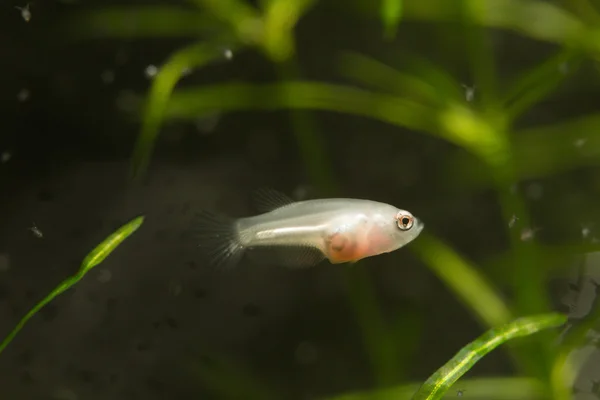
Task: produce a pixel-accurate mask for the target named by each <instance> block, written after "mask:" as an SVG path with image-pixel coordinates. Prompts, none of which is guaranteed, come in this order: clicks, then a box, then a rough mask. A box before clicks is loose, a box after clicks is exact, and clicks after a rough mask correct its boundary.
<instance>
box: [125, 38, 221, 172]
mask: <svg viewBox="0 0 600 400" xmlns="http://www.w3.org/2000/svg"><path fill="white" fill-rule="evenodd" d="M219 57H223V49H222V48H221V47H220V46H216V45H214V44H212V43H204V42H201V43H194V44H192V45H190V46H187V47H184V48H183V49H181V50H179V51H177V52H176V53H175V54H174V55H173V56H171V57H170V59H169V60H168V61H167V62H166V63H165V64H164V65H163V66H161V67H160V69H159V72H158V74H157V75H156V76H155V78H154V81H153V82H152V87H151V88H150V93H149V95H148V99H147V101H146V108H145V110H144V118H143V121H142V129H141V132H140V134H139V135H138V139H137V142H136V145H135V149H134V153H133V159H132V175H133V176H134V177H139V176H140V175H141V174H143V173H144V172H145V170H146V168H147V166H148V163H149V161H150V156H151V155H152V151H153V148H154V143H155V141H156V138H157V136H158V134H159V130H160V126H161V124H162V121H163V117H164V111H165V107H166V106H167V103H168V102H169V97H170V96H171V92H172V91H173V88H174V87H175V85H176V84H177V82H178V81H179V80H180V79H181V77H182V76H183V74H184V73H185V70H186V69H188V68H194V67H198V66H202V65H204V64H207V63H208V62H209V61H211V60H214V59H216V58H219ZM197 116H198V114H196V117H197Z"/></svg>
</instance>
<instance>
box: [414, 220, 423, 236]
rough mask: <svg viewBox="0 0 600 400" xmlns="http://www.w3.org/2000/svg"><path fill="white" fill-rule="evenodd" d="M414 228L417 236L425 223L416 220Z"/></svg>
mask: <svg viewBox="0 0 600 400" xmlns="http://www.w3.org/2000/svg"><path fill="white" fill-rule="evenodd" d="M415 228H417V232H416V233H417V234H416V235H415V236H417V235H419V234H420V233H421V232H422V231H423V228H425V224H424V223H423V222H422V221H421V220H417V224H416V226H415Z"/></svg>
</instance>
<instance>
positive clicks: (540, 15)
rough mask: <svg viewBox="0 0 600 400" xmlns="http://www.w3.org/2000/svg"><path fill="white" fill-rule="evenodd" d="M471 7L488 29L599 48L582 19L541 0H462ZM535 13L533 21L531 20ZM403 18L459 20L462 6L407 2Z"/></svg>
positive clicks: (476, 19) (426, 0)
mask: <svg viewBox="0 0 600 400" xmlns="http://www.w3.org/2000/svg"><path fill="white" fill-rule="evenodd" d="M463 2H464V3H466V6H467V7H468V8H469V9H470V10H471V18H472V22H473V23H475V24H478V25H483V26H486V27H491V28H500V29H506V30H510V31H514V32H517V33H519V34H521V35H524V36H528V37H530V38H533V39H537V40H542V41H546V42H550V43H559V44H564V45H567V46H573V47H586V48H588V49H598V48H600V43H599V42H598V41H597V40H595V38H594V37H597V36H598V35H597V34H595V35H594V34H592V32H590V29H589V28H587V27H586V26H585V25H584V24H583V23H582V21H580V20H579V19H578V18H577V17H575V16H574V15H572V14H571V13H569V12H567V11H566V10H564V9H561V8H560V7H558V6H557V5H554V4H551V3H549V2H546V1H540V0H528V1H523V0H486V1H481V0H463ZM532 15H535V18H536V23H535V24H533V23H531V18H532V17H531V16H532ZM404 16H405V18H406V19H417V20H425V21H439V22H449V21H453V22H456V21H461V20H462V18H463V16H462V10H461V7H457V6H456V2H453V1H447V0H419V1H409V2H406V4H405V7H404Z"/></svg>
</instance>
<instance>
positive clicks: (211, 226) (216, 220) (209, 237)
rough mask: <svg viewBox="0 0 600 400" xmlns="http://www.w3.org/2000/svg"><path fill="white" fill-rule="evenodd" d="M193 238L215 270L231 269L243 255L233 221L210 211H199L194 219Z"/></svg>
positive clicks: (242, 248)
mask: <svg viewBox="0 0 600 400" xmlns="http://www.w3.org/2000/svg"><path fill="white" fill-rule="evenodd" d="M192 231H193V232H194V237H195V239H196V240H197V243H198V247H199V248H200V249H201V250H202V252H203V254H204V255H206V256H207V258H208V262H209V263H210V264H211V265H212V266H214V267H217V268H233V267H235V266H236V265H237V264H238V263H239V262H240V260H241V258H242V256H243V255H244V250H245V248H244V246H243V245H242V244H241V243H240V240H239V237H238V232H237V229H236V226H235V219H233V218H230V217H228V216H225V215H221V214H217V213H213V212H210V211H201V212H199V213H197V214H196V215H195V217H194V221H193V228H192Z"/></svg>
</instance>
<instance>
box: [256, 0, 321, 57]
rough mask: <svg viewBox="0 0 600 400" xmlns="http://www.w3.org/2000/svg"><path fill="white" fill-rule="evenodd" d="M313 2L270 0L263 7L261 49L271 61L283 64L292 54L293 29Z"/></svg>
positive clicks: (311, 0) (304, 0) (293, 46)
mask: <svg viewBox="0 0 600 400" xmlns="http://www.w3.org/2000/svg"><path fill="white" fill-rule="evenodd" d="M315 2H316V1H315V0H271V1H269V2H268V4H266V5H265V6H266V7H265V11H264V16H263V20H264V35H263V38H262V47H263V48H264V49H265V50H266V52H267V54H268V55H269V57H270V58H271V60H272V61H274V62H283V61H286V60H288V59H289V58H290V57H291V56H292V55H293V54H294V51H295V49H294V48H295V45H294V41H295V38H294V28H295V26H296V24H297V23H298V21H299V20H300V18H302V16H303V15H304V14H306V12H308V10H309V9H310V7H311V6H312V5H314V4H315Z"/></svg>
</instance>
